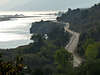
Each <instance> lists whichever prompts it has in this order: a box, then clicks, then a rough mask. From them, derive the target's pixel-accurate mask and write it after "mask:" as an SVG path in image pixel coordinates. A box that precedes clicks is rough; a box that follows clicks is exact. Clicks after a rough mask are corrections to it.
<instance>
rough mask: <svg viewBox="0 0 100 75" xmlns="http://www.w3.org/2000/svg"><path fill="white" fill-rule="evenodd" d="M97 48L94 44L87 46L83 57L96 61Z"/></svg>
mask: <svg viewBox="0 0 100 75" xmlns="http://www.w3.org/2000/svg"><path fill="white" fill-rule="evenodd" d="M98 52H99V51H98V48H97V46H96V44H89V45H88V47H87V49H86V51H85V56H86V59H87V60H93V59H96V58H97V56H98Z"/></svg>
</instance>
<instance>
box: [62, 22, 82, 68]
mask: <svg viewBox="0 0 100 75" xmlns="http://www.w3.org/2000/svg"><path fill="white" fill-rule="evenodd" d="M65 24H66V26H65V27H64V29H65V31H68V32H69V33H71V34H72V37H71V39H70V41H69V43H68V44H67V45H66V46H65V49H66V50H68V51H69V52H70V53H72V54H73V57H74V62H73V65H74V67H78V66H79V65H81V63H82V62H83V59H82V58H80V57H79V56H77V55H76V54H75V50H76V48H77V45H78V42H79V36H80V34H79V33H77V32H74V31H72V30H70V29H69V26H70V25H69V23H65Z"/></svg>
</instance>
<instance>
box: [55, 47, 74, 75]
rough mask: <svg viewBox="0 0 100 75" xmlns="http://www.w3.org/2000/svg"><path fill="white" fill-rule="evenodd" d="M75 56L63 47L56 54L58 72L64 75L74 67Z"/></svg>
mask: <svg viewBox="0 0 100 75" xmlns="http://www.w3.org/2000/svg"><path fill="white" fill-rule="evenodd" d="M72 60H73V56H72V54H71V53H69V52H67V51H66V50H65V49H64V48H63V47H62V48H61V49H59V50H57V51H56V53H55V64H56V65H57V70H58V72H59V73H62V74H63V75H64V74H65V72H66V71H67V70H68V68H69V67H71V65H72Z"/></svg>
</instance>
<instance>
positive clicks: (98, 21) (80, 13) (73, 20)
mask: <svg viewBox="0 0 100 75" xmlns="http://www.w3.org/2000/svg"><path fill="white" fill-rule="evenodd" d="M99 14H100V4H98V5H96V4H95V5H94V6H92V7H91V8H89V9H79V8H77V9H74V10H71V9H70V8H69V10H68V12H67V13H65V14H63V15H62V16H61V17H57V20H58V21H64V22H69V23H70V25H71V26H70V29H72V30H74V31H77V32H84V31H86V30H88V29H89V28H94V27H97V26H100V15H99Z"/></svg>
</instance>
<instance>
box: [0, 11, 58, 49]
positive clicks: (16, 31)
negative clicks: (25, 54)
mask: <svg viewBox="0 0 100 75" xmlns="http://www.w3.org/2000/svg"><path fill="white" fill-rule="evenodd" d="M55 13H57V11H42V12H41V11H38V12H37V11H31V12H29V11H26V12H7V11H6V12H4V11H1V12H0V15H15V14H18V15H19V14H23V15H24V16H32V17H26V18H11V20H7V21H0V49H11V48H16V47H19V46H23V45H28V44H29V43H31V42H33V41H32V40H30V38H31V36H32V35H33V34H30V28H31V26H32V23H33V22H39V21H41V20H44V21H46V20H56V17H57V16H56V15H55Z"/></svg>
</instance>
